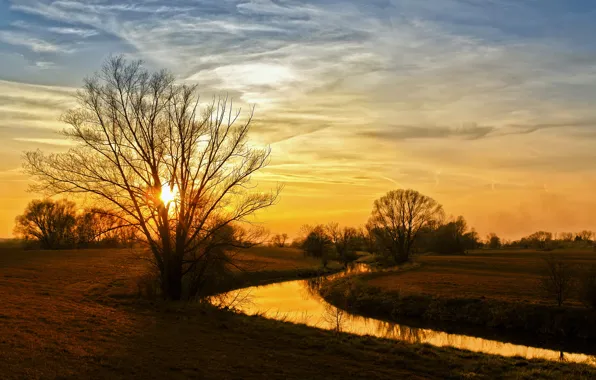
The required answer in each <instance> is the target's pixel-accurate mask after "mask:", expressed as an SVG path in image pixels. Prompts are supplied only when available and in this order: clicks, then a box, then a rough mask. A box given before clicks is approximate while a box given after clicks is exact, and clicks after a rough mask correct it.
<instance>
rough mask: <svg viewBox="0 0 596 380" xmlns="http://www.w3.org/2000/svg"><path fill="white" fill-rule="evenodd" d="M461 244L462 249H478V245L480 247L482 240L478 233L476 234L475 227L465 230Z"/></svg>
mask: <svg viewBox="0 0 596 380" xmlns="http://www.w3.org/2000/svg"><path fill="white" fill-rule="evenodd" d="M463 245H464V249H465V250H466V251H467V250H472V249H478V248H480V247H482V242H481V241H480V235H478V232H476V230H475V229H473V228H472V229H471V230H470V231H468V232H466V233H465V234H464V236H463Z"/></svg>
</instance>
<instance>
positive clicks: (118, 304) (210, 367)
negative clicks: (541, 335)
mask: <svg viewBox="0 0 596 380" xmlns="http://www.w3.org/2000/svg"><path fill="white" fill-rule="evenodd" d="M260 254H261V255H263V257H265V258H263V259H261V258H256V257H255V258H253V259H252V260H253V261H259V260H263V261H265V262H268V263H270V262H271V261H270V260H271V257H274V256H275V255H277V254H281V252H278V253H277V254H275V255H274V254H271V255H267V254H265V253H264V252H260ZM278 260H279V262H280V263H281V262H284V264H283V265H281V264H280V267H284V265H286V263H285V260H282V259H281V258H278ZM296 260H298V258H296ZM310 264H311V263H308V262H305V263H304V265H307V266H308V265H310ZM144 265H145V263H144V262H143V261H142V260H140V259H138V253H134V252H131V251H127V250H101V251H100V250H86V251H46V252H31V251H30V252H23V251H19V250H0V300H1V302H2V307H1V308H0V375H1V376H0V377H1V378H2V379H57V378H60V379H65V378H69V379H70V378H72V379H86V378H94V379H108V378H109V379H118V378H121V379H130V378H139V379H164V378H168V379H170V378H171V379H184V378H195V379H197V378H198V379H239V378H243V379H261V378H270V379H274V378H277V379H323V378H325V379H340V378H347V377H350V378H355V379H358V378H361V379H370V378H378V379H395V378H405V377H407V378H413V379H415V378H462V377H476V378H491V377H495V376H498V377H502V378H528V379H530V378H537V377H542V378H569V377H573V378H578V377H583V378H591V377H593V375H594V374H595V372H594V370H593V369H591V368H590V367H586V366H578V365H567V364H559V363H546V362H541V361H526V360H523V359H516V358H499V357H493V356H486V355H479V354H473V353H469V352H463V351H457V350H451V349H439V348H432V347H428V346H410V345H406V344H401V343H396V342H388V341H382V340H378V339H373V338H368V337H355V336H348V335H339V336H336V335H334V334H333V333H331V332H324V331H319V330H316V329H312V328H308V327H303V326H294V325H289V324H285V323H281V322H275V321H268V320H264V319H261V318H258V317H246V316H238V315H234V314H232V313H229V312H219V311H214V310H211V309H209V308H207V309H204V308H200V307H198V306H197V305H185V304H180V303H178V304H150V303H147V302H141V301H138V300H135V299H134V298H130V295H131V293H134V291H135V284H134V277H135V276H136V275H139V274H142V273H143V271H144V270H145V267H144ZM296 265H300V264H296ZM268 269H269V270H273V269H275V266H274V265H271V266H269V267H268Z"/></svg>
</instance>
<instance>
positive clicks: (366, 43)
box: [0, 0, 596, 238]
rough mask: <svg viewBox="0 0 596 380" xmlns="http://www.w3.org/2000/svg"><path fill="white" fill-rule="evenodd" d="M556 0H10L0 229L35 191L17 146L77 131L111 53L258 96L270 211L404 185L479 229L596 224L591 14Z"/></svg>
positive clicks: (3, 23) (323, 216)
mask: <svg viewBox="0 0 596 380" xmlns="http://www.w3.org/2000/svg"><path fill="white" fill-rule="evenodd" d="M75 3H77V4H75ZM131 3H134V1H133V2H131ZM207 3H208V4H207ZM505 3H508V4H505ZM206 4H207V5H208V6H207V5H206ZM367 4H368V5H367ZM561 4H562V2H561ZM75 5H76V6H75ZM559 6H561V7H562V5H556V4H555V3H554V2H548V4H545V5H544V6H543V5H542V4H541V5H540V6H538V5H537V4H529V3H528V4H525V3H524V4H522V2H507V1H505V0H504V1H503V2H487V4H484V5H480V3H478V4H476V2H469V1H463V0H449V1H443V0H441V1H438V0H433V1H429V2H420V1H418V0H416V1H413V0H405V1H400V2H393V1H387V2H370V4H369V2H355V1H354V2H350V1H347V2H345V3H342V5H341V6H339V5H337V4H333V3H332V2H322V1H313V2H309V3H308V4H303V3H301V2H288V3H287V4H286V3H284V6H281V5H279V4H277V3H275V2H270V1H266V0H253V1H238V2H236V1H231V2H209V1H208V2H201V4H198V3H196V2H188V4H186V5H185V6H184V7H170V6H168V4H167V3H164V4H162V5H160V6H159V7H156V6H155V7H154V5H146V4H143V3H141V2H139V3H138V4H136V5H135V6H130V7H127V8H126V9H124V8H122V7H119V6H117V5H114V4H111V3H110V1H107V0H106V1H101V2H94V3H93V4H88V3H85V2H81V3H80V4H79V2H77V1H72V2H50V1H46V0H35V1H31V2H28V3H27V5H23V4H21V3H20V2H17V1H14V2H13V1H9V2H7V3H2V2H0V62H1V65H0V66H1V70H0V139H1V141H2V147H1V148H0V179H1V183H2V185H3V186H1V187H0V236H1V237H10V236H11V233H12V228H13V222H14V218H15V216H16V215H17V214H19V213H20V212H21V211H22V210H23V208H24V207H25V205H26V203H27V202H28V201H29V200H30V199H32V198H33V197H36V196H37V195H35V194H30V193H27V192H26V188H27V181H28V179H27V178H26V177H25V176H24V175H23V174H22V173H21V172H20V171H19V168H20V165H21V164H20V159H21V158H20V157H21V154H22V152H23V151H24V150H32V149H42V150H45V151H59V150H61V149H66V148H67V145H66V142H65V141H64V140H63V139H61V137H60V136H59V135H57V134H56V131H58V130H60V129H61V128H63V127H64V126H63V125H62V124H61V123H60V122H59V121H58V119H59V117H60V115H61V113H62V112H63V111H64V110H66V109H68V108H70V107H72V106H73V105H74V102H73V95H74V92H75V90H76V88H77V87H78V86H80V84H81V83H82V78H83V77H84V76H85V75H88V74H91V73H93V71H95V70H97V69H98V68H99V65H100V62H101V61H102V60H104V59H105V58H106V57H107V56H108V54H109V53H123V54H125V55H126V56H127V57H129V58H141V59H144V60H145V61H146V63H147V65H148V66H149V67H150V68H167V69H170V70H172V71H173V72H174V73H175V75H176V76H177V77H178V78H179V80H180V82H186V83H198V84H199V86H200V89H201V92H202V93H203V94H204V99H206V100H208V99H210V97H211V96H213V95H214V94H224V93H227V94H229V95H230V96H231V97H232V98H234V99H235V101H236V102H237V105H242V106H245V109H246V107H247V106H248V105H249V104H254V105H256V119H255V124H254V129H253V132H254V133H253V139H254V140H255V141H257V142H259V143H265V144H270V145H271V147H272V151H273V153H272V162H271V165H270V166H269V167H268V168H267V169H265V170H264V171H263V172H262V173H260V174H259V175H258V176H257V180H258V181H259V183H260V185H261V186H263V187H274V186H275V185H276V184H277V183H284V184H285V189H284V191H283V193H282V196H281V199H280V201H279V203H278V204H277V205H276V206H275V207H272V208H271V209H270V210H269V211H267V212H264V213H262V214H260V215H259V219H260V220H261V221H262V222H263V223H264V224H265V225H266V226H267V227H268V228H270V229H271V230H272V231H273V232H287V233H289V234H290V235H294V234H295V233H296V232H297V231H298V230H299V228H300V226H301V225H302V224H305V223H309V224H314V223H327V222H331V221H337V222H340V223H341V224H346V225H353V226H359V225H363V224H364V223H365V222H366V219H367V218H368V215H369V213H370V210H371V208H372V203H373V201H374V200H375V199H376V198H378V197H380V196H381V195H383V194H384V193H385V192H387V191H389V190H392V189H395V188H413V189H416V190H419V191H420V192H422V193H424V194H426V195H429V196H431V197H433V198H435V199H436V200H437V201H439V202H440V203H442V204H443V205H444V207H445V210H446V211H447V213H448V214H453V215H463V216H464V217H465V218H466V219H467V221H468V223H469V225H471V226H474V227H476V229H477V230H478V231H479V232H480V233H481V235H482V236H484V235H485V234H486V233H488V232H491V231H494V232H496V233H498V234H501V235H502V236H505V237H509V238H518V237H520V236H523V235H526V234H529V233H531V232H534V231H536V230H550V231H553V232H554V231H578V230H581V229H594V230H596V217H594V215H596V200H595V199H594V198H595V197H594V192H595V189H596V149H595V147H596V107H594V104H596V91H595V90H596V64H595V63H594V62H596V43H595V42H594V40H593V39H592V38H591V37H588V36H591V35H593V32H594V30H592V29H593V28H594V26H593V22H592V21H593V20H592V19H589V18H586V17H585V14H586V13H585V10H584V9H571V8H569V9H567V8H565V9H559V8H557V7H559ZM487 14H490V15H491V17H490V18H487ZM528 25H531V26H532V28H531V30H530V29H527V26H528ZM590 31H591V32H590Z"/></svg>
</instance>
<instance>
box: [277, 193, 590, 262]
mask: <svg viewBox="0 0 596 380" xmlns="http://www.w3.org/2000/svg"><path fill="white" fill-rule="evenodd" d="M593 238H594V233H593V232H592V231H589V230H583V231H580V232H578V233H571V232H566V233H560V234H553V233H551V232H546V231H538V232H535V233H532V234H530V235H528V236H526V237H523V238H521V239H519V240H502V239H501V238H500V237H499V236H498V235H497V234H495V233H490V234H488V235H487V237H486V239H485V240H482V239H481V238H480V236H479V235H478V233H477V232H476V230H475V229H474V228H469V226H468V223H467V222H466V220H465V219H464V217H463V216H458V217H446V216H445V213H444V210H443V207H442V206H441V205H440V204H439V203H437V202H436V201H435V200H434V199H432V198H430V197H428V196H425V195H422V194H420V193H419V192H417V191H415V190H412V189H407V190H404V189H398V190H392V191H390V192H388V193H387V194H386V195H385V196H383V197H381V198H379V199H378V200H376V201H375V203H374V206H373V210H372V213H371V216H370V218H369V220H368V222H367V224H366V225H365V226H364V227H360V228H353V227H340V225H339V224H338V223H329V224H317V225H304V226H302V228H301V230H300V235H299V236H298V237H297V238H296V239H294V241H293V242H292V246H294V247H298V248H302V249H303V250H304V252H305V254H306V255H308V256H312V257H317V258H320V259H321V261H322V263H323V265H324V266H327V264H328V262H329V260H338V261H340V262H342V263H343V264H346V265H347V263H349V262H351V261H354V260H356V259H357V258H358V254H357V252H358V251H365V252H369V253H372V254H376V255H378V256H379V257H380V258H381V259H382V260H381V261H384V262H385V264H387V265H392V264H399V263H403V262H405V261H408V260H409V258H410V254H411V253H431V252H432V253H439V254H464V253H466V252H467V251H469V250H473V249H481V248H485V249H536V250H544V251H550V250H553V249H562V248H573V247H576V248H577V247H591V246H592V245H593V240H592V239H593ZM286 240H287V235H286V234H280V235H275V236H274V237H273V239H272V240H271V244H272V245H274V246H278V247H283V246H285V244H286Z"/></svg>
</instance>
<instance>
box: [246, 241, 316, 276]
mask: <svg viewBox="0 0 596 380" xmlns="http://www.w3.org/2000/svg"><path fill="white" fill-rule="evenodd" d="M235 258H236V259H237V260H238V261H239V266H240V267H241V268H242V269H245V270H248V271H253V272H254V271H270V270H275V271H287V270H294V269H309V268H318V267H320V266H321V260H319V259H315V258H312V257H305V256H304V252H303V251H302V250H301V249H296V248H277V247H253V248H251V249H248V250H243V251H240V252H238V254H237V255H236V257H235Z"/></svg>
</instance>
